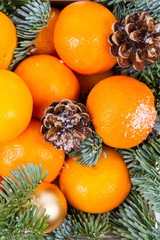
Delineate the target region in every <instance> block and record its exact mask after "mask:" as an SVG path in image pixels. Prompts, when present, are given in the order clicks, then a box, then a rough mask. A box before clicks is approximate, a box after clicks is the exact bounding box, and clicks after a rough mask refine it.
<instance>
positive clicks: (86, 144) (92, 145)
mask: <svg viewBox="0 0 160 240" xmlns="http://www.w3.org/2000/svg"><path fill="white" fill-rule="evenodd" d="M102 152H103V150H102V139H101V138H100V137H99V136H98V135H97V133H96V132H95V131H92V135H91V136H90V137H89V138H87V139H85V140H83V141H82V147H81V149H80V150H73V151H71V152H70V153H69V154H68V156H69V157H76V156H78V155H79V159H78V160H77V162H78V163H81V164H82V165H83V166H85V167H86V166H88V167H93V166H95V165H96V164H97V162H98V159H99V156H100V154H101V153H102ZM103 154H104V156H105V157H106V155H105V153H104V152H103Z"/></svg>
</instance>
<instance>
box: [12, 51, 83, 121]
mask: <svg viewBox="0 0 160 240" xmlns="http://www.w3.org/2000/svg"><path fill="white" fill-rule="evenodd" d="M15 73H16V74H18V75H19V76H20V77H21V78H22V79H23V80H24V81H25V83H26V84H27V86H28V88H29V89H30V91H31V94H32V97H33V117H34V118H36V119H40V118H41V117H42V116H43V113H44V110H45V108H46V107H48V106H49V105H50V104H51V103H52V102H54V101H60V100H62V99H70V100H77V99H78V97H79V92H80V86H79V82H78V79H77V78H76V76H75V75H74V74H73V72H72V71H71V70H70V69H69V68H68V67H67V66H65V64H64V63H63V62H62V61H60V60H59V59H58V58H56V57H53V56H50V55H45V54H40V55H36V56H31V57H29V58H26V59H25V60H24V61H22V62H21V63H20V64H19V65H18V67H17V68H16V69H15Z"/></svg>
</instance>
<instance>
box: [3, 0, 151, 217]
mask: <svg viewBox="0 0 160 240" xmlns="http://www.w3.org/2000/svg"><path fill="white" fill-rule="evenodd" d="M53 13H54V17H52V18H50V19H49V20H48V26H47V27H46V28H44V29H43V30H42V31H41V32H40V33H39V35H38V38H37V40H36V41H35V46H36V50H35V51H33V49H31V50H30V51H31V55H30V56H29V57H27V58H26V59H24V60H23V61H22V62H21V63H20V64H19V65H18V66H17V67H16V69H15V70H14V72H13V71H9V70H7V69H8V67H9V65H10V63H11V60H12V58H13V51H14V49H15V47H16V45H17V36H16V29H15V27H14V25H13V23H12V22H11V20H10V19H9V18H8V17H7V16H6V15H5V14H3V13H2V12H1V13H0V39H1V41H3V44H1V52H0V69H1V70H0V99H1V101H0V156H1V158H0V175H1V176H2V177H4V176H6V175H7V176H8V175H9V171H11V170H17V167H18V165H23V164H26V163H29V162H31V163H34V164H36V165H37V164H39V163H41V164H42V167H43V170H46V169H48V175H47V177H46V179H45V181H47V182H53V181H54V180H55V179H56V178H57V176H58V175H59V186H60V189H61V190H62V192H63V193H64V195H65V197H66V199H67V201H68V202H69V203H70V204H71V205H72V206H73V207H75V208H77V209H79V210H82V211H85V212H90V213H103V212H106V211H110V210H112V209H114V208H115V207H117V206H118V205H119V204H121V202H122V201H123V200H124V199H125V198H126V196H127V195H128V193H129V191H130V188H131V181H130V177H129V172H128V169H127V165H126V164H125V162H124V159H123V158H122V156H121V155H120V154H119V153H118V151H117V149H116V148H130V147H134V146H136V145H138V144H140V143H141V142H142V141H143V140H144V139H145V138H146V137H147V136H148V134H149V133H150V131H151V130H152V127H153V124H154V122H155V118H156V109H155V106H154V96H153V94H152V92H151V90H150V89H149V88H148V87H147V86H146V85H145V84H144V83H142V82H139V81H138V80H136V79H134V78H131V77H127V76H122V75H121V76H115V75H114V71H113V70H112V68H113V67H114V65H115V64H116V58H115V57H113V56H112V55H111V54H110V44H109V42H108V38H109V36H110V34H111V33H112V29H111V26H112V24H113V23H114V22H115V21H116V18H115V16H114V15H113V14H112V13H111V12H110V11H109V10H108V9H107V8H106V7H104V6H102V5H100V4H98V3H95V2H90V1H84V2H80V1H78V2H75V3H72V4H70V5H68V6H67V7H65V8H64V9H63V10H62V11H60V10H59V9H55V8H52V11H51V15H52V14H53ZM11 40H12V41H11ZM92 87H93V88H92ZM89 88H92V90H91V91H90V93H89V95H88V98H87V103H86V108H87V112H88V113H89V115H90V117H91V120H92V123H93V126H94V129H95V131H96V132H97V134H98V135H99V136H100V137H101V138H102V140H103V143H104V146H103V150H104V152H106V155H107V158H105V157H104V155H103V154H101V155H100V158H99V161H98V163H97V164H96V166H94V167H91V168H89V167H84V166H82V165H81V164H79V163H77V161H76V159H77V158H78V157H77V158H67V159H65V152H64V151H63V150H60V149H55V148H54V147H53V146H52V145H51V144H49V143H47V142H45V141H44V139H43V135H42V134H41V132H40V127H41V125H40V119H41V118H42V116H43V113H44V110H45V108H46V107H48V106H49V105H50V104H51V103H52V102H54V101H59V100H62V99H71V100H75V101H77V100H78V98H79V94H80V92H81V93H82V94H85V92H86V91H87V90H88V89H89Z"/></svg>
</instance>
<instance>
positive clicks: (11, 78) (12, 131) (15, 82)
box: [0, 69, 33, 143]
mask: <svg viewBox="0 0 160 240" xmlns="http://www.w3.org/2000/svg"><path fill="white" fill-rule="evenodd" d="M32 110H33V100H32V96H31V93H30V91H29V89H28V87H27V85H26V84H25V83H24V81H23V80H22V79H21V78H20V77H19V76H17V75H16V74H15V73H13V72H11V71H8V70H2V69H1V70H0V143H3V142H8V141H11V140H13V139H14V138H16V137H17V136H18V135H19V134H21V133H22V132H23V131H24V130H25V129H26V127H27V126H28V124H29V122H30V120H31V116H32Z"/></svg>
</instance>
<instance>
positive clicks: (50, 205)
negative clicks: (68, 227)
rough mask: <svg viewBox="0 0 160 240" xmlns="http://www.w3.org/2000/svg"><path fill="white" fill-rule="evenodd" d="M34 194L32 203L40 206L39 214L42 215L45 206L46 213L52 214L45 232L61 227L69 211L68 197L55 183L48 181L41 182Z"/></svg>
mask: <svg viewBox="0 0 160 240" xmlns="http://www.w3.org/2000/svg"><path fill="white" fill-rule="evenodd" d="M34 194H35V195H34V198H33V199H32V200H31V204H33V205H36V206H38V207H39V212H38V216H41V214H42V213H43V210H44V208H45V209H46V214H47V215H50V218H49V220H48V221H47V223H48V227H47V228H46V230H45V233H49V232H51V231H53V230H55V229H56V228H57V227H59V225H61V223H62V222H63V220H64V219H65V216H66V213H67V202H66V199H65V197H64V195H63V193H62V192H61V191H60V190H59V188H58V187H57V186H56V185H55V184H51V183H46V182H43V183H42V184H40V185H39V186H38V189H37V190H36V191H35V193H34Z"/></svg>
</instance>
